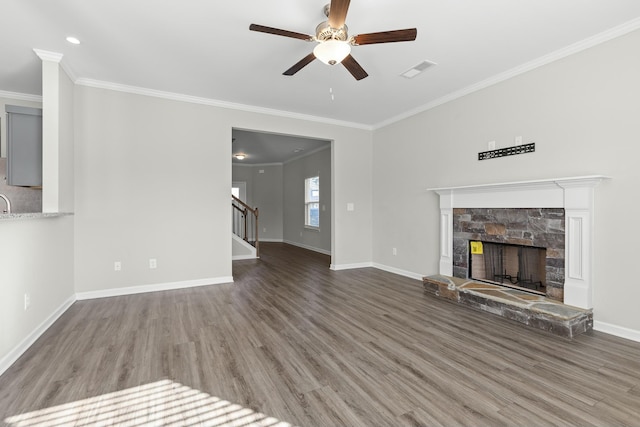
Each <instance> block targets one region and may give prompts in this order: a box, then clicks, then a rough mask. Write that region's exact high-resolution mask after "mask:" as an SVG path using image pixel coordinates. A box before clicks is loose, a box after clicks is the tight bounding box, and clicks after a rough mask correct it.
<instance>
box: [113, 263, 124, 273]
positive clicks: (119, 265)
mask: <svg viewBox="0 0 640 427" xmlns="http://www.w3.org/2000/svg"><path fill="white" fill-rule="evenodd" d="M113 269H114V270H115V271H120V270H122V263H121V262H120V261H116V262H114V263H113Z"/></svg>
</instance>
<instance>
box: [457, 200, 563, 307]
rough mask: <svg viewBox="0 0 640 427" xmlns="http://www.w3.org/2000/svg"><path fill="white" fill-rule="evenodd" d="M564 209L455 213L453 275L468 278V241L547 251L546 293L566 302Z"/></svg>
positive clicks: (469, 210) (465, 210)
mask: <svg viewBox="0 0 640 427" xmlns="http://www.w3.org/2000/svg"><path fill="white" fill-rule="evenodd" d="M564 217H565V215H564V209H560V208H555V209H554V208H535V209H534V208H531V209H484V208H455V209H453V275H454V276H455V277H459V278H463V279H465V278H468V277H469V241H470V240H479V241H483V242H492V243H508V244H513V245H523V246H535V247H539V248H546V250H547V252H546V285H547V288H546V293H547V297H549V298H552V299H555V300H557V301H563V300H564V252H565V219H564Z"/></svg>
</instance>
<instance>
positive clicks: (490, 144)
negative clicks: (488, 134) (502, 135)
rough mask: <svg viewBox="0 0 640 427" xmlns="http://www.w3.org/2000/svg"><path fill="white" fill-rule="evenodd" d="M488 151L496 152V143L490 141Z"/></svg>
mask: <svg viewBox="0 0 640 427" xmlns="http://www.w3.org/2000/svg"><path fill="white" fill-rule="evenodd" d="M487 149H488V150H495V149H496V142H495V141H489V142H488V143H487Z"/></svg>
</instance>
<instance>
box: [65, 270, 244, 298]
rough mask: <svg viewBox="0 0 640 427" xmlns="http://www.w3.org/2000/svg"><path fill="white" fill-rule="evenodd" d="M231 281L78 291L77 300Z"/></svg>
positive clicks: (212, 280) (188, 282)
mask: <svg viewBox="0 0 640 427" xmlns="http://www.w3.org/2000/svg"><path fill="white" fill-rule="evenodd" d="M223 283H233V277H231V276H229V277H216V278H213V279H197V280H186V281H183V282H170V283H158V284H154V285H142V286H131V287H127V288H116V289H104V290H101V291H90V292H79V293H77V294H76V298H77V299H78V301H82V300H87V299H96V298H108V297H118V296H122V295H134V294H143V293H147V292H158V291H172V290H176V289H186V288H194V287H196V286H207V285H221V284H223Z"/></svg>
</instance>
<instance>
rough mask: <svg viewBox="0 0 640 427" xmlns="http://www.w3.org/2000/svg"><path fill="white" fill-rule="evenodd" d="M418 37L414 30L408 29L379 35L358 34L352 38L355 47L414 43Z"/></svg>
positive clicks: (384, 32)
mask: <svg viewBox="0 0 640 427" xmlns="http://www.w3.org/2000/svg"><path fill="white" fill-rule="evenodd" d="M417 36H418V30H417V29H416V28H408V29H406V30H395V31H382V32H379V33H368V34H358V35H357V36H355V37H353V41H354V43H355V44H357V45H365V44H376V43H392V42H410V41H414V40H415V39H416V37H417Z"/></svg>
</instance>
